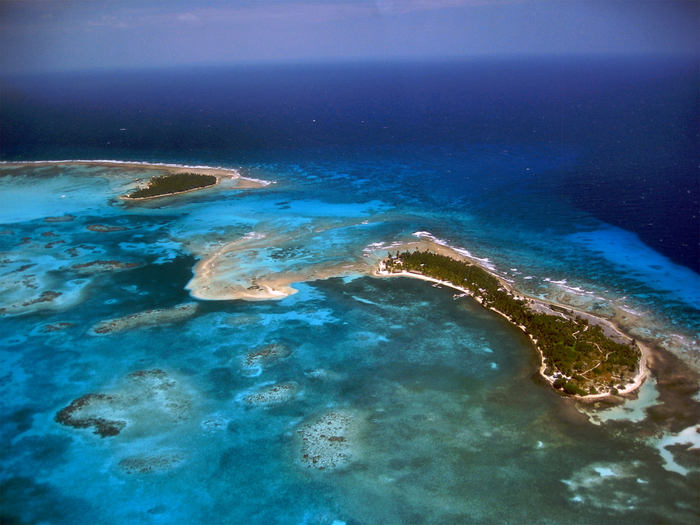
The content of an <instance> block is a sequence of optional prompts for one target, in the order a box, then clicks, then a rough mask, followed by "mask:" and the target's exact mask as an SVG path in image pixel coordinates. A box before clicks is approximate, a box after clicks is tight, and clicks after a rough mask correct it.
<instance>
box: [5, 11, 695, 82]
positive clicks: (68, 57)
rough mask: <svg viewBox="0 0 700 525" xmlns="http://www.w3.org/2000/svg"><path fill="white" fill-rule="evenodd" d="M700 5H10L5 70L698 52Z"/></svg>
mask: <svg viewBox="0 0 700 525" xmlns="http://www.w3.org/2000/svg"><path fill="white" fill-rule="evenodd" d="M699 20H700V1H698V0H681V1H673V0H586V1H580V0H235V1H231V0H220V1H215V0H199V1H195V0H138V1H133V0H87V1H84V0H78V1H72V0H0V71H2V72H4V73H32V72H47V71H75V70H96V69H98V70H99V69H122V68H153V67H173V66H182V65H209V64H250V63H267V62H274V63H280V62H282V63H285V62H288V63H293V62H328V61H331V62H332V61H357V60H396V59H399V60H411V59H418V60H430V59H450V58H472V57H484V56H512V55H541V54H557V55H562V54H613V55H619V54H642V53H645V54H648V53H654V54H672V55H675V54H693V55H696V54H698V49H700V36H699V32H700V30H699V25H700V24H699Z"/></svg>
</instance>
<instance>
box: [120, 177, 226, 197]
mask: <svg viewBox="0 0 700 525" xmlns="http://www.w3.org/2000/svg"><path fill="white" fill-rule="evenodd" d="M214 184H216V177H215V176H214V175H200V174H198V173H174V174H170V175H162V176H159V177H153V178H152V179H151V180H150V181H148V186H147V187H146V188H143V189H140V190H137V191H135V192H134V193H131V194H130V195H127V197H128V198H129V199H143V198H144V197H158V196H160V195H171V194H173V193H182V192H183V191H189V190H195V189H199V188H206V187H208V186H213V185H214Z"/></svg>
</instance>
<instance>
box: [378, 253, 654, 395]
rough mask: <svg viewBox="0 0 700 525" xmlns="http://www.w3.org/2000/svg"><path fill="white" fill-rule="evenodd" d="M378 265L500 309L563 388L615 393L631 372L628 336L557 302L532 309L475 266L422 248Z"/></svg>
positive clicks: (633, 362)
mask: <svg viewBox="0 0 700 525" xmlns="http://www.w3.org/2000/svg"><path fill="white" fill-rule="evenodd" d="M384 267H385V268H386V270H387V271H388V272H389V273H398V272H401V271H407V272H413V273H419V274H422V275H425V276H426V277H432V278H434V279H438V280H441V281H446V282H449V283H452V284H453V285H455V286H459V287H460V288H464V289H466V290H469V292H470V293H471V294H472V295H473V296H474V297H476V298H477V299H478V300H479V301H480V302H481V304H482V305H483V306H485V307H487V308H492V309H494V310H496V311H498V312H500V313H502V314H503V315H505V316H506V317H507V318H508V319H509V320H510V321H511V322H513V323H515V324H516V325H518V326H520V327H522V328H523V329H524V330H525V332H526V333H527V334H529V335H530V336H531V337H532V338H533V340H534V341H535V344H536V346H537V348H538V349H539V350H540V352H541V354H542V358H543V360H544V365H545V375H546V376H549V377H550V378H556V379H555V380H554V381H553V383H552V386H554V388H556V389H558V390H561V391H563V392H564V393H566V394H570V395H578V396H586V395H592V394H597V393H605V392H610V393H617V389H618V388H620V389H621V388H624V386H625V383H627V382H628V381H631V380H632V378H633V377H634V376H635V374H636V372H637V369H638V367H639V360H640V357H641V352H640V350H639V348H638V347H637V344H636V343H635V342H634V341H630V342H629V343H627V344H625V343H619V342H615V341H613V340H612V339H610V338H608V337H607V336H606V335H605V333H604V332H603V330H602V328H601V327H600V326H599V325H598V324H591V323H589V322H588V320H587V319H582V318H580V317H577V316H575V315H574V314H573V312H571V311H567V310H565V309H563V308H560V307H554V308H553V310H554V311H555V312H556V315H553V314H543V313H538V312H536V311H534V310H533V309H532V308H531V307H530V302H529V301H527V300H523V299H520V298H517V297H515V296H514V295H513V294H512V293H511V292H510V291H509V290H507V289H506V288H505V287H504V286H503V284H502V283H501V282H500V281H499V280H498V279H497V278H496V277H494V276H493V275H491V274H490V273H488V272H487V271H486V270H484V269H482V268H480V267H479V266H476V265H474V264H471V263H468V262H460V261H456V260H454V259H452V258H451V257H447V256H444V255H438V254H436V253H432V252H428V251H425V252H420V251H415V252H409V251H406V252H403V253H396V255H392V254H391V253H389V257H388V258H387V259H385V260H384Z"/></svg>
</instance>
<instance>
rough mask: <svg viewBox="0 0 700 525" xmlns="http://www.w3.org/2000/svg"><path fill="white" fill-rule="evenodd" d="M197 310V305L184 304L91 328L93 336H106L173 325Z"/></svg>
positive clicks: (104, 322)
mask: <svg viewBox="0 0 700 525" xmlns="http://www.w3.org/2000/svg"><path fill="white" fill-rule="evenodd" d="M197 308H198V305H197V303H184V304H179V305H177V306H175V307H173V308H167V309H155V310H146V311H145V312H139V313H136V314H131V315H127V316H125V317H117V318H115V319H107V320H105V321H100V322H99V323H97V324H96V325H95V326H93V328H92V333H93V334H94V335H107V334H112V333H115V332H121V331H124V330H135V329H137V328H144V327H147V326H155V325H159V324H163V323H173V322H176V321H180V320H182V319H187V318H188V317H191V316H193V315H194V314H195V313H196V312H197Z"/></svg>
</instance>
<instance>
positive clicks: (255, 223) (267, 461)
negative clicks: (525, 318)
mask: <svg viewBox="0 0 700 525" xmlns="http://www.w3.org/2000/svg"><path fill="white" fill-rule="evenodd" d="M1 82H2V84H1V86H0V160H2V161H5V162H11V161H25V162H26V161H45V160H100V159H102V160H105V159H106V160H117V161H132V162H147V163H174V164H182V165H192V166H203V165H204V166H215V167H224V168H231V169H237V170H239V171H240V173H241V174H242V175H244V176H246V177H250V178H255V179H261V180H266V181H272V182H273V183H272V184H270V185H269V186H265V187H264V188H259V189H254V190H237V189H235V188H234V189H233V190H224V189H213V190H202V192H194V193H191V194H187V195H182V196H179V197H172V198H166V199H164V200H157V201H150V202H145V203H126V202H124V201H120V200H118V199H117V196H119V195H121V194H124V193H125V192H127V191H128V190H129V188H131V187H132V186H133V181H134V177H135V174H134V171H133V168H130V167H129V165H123V166H122V167H114V166H113V167H105V166H96V165H85V164H70V165H60V166H59V165H41V164H36V165H27V166H20V167H18V166H13V165H11V164H4V165H0V258H1V259H2V261H0V264H1V265H0V279H2V281H0V284H1V286H0V288H1V289H2V291H0V352H1V354H0V355H1V357H2V360H1V361H0V387H1V388H2V402H1V405H2V427H1V431H2V434H1V435H0V438H1V439H2V442H1V443H2V463H3V465H2V466H3V469H2V473H1V474H0V478H1V479H0V481H1V483H2V485H1V487H2V494H0V498H2V499H1V501H2V504H1V505H0V511H1V512H2V515H3V520H4V521H3V523H5V522H7V523H22V524H24V523H51V524H54V523H56V524H83V523H84V524H88V523H89V524H93V523H105V524H112V523H193V524H199V523H201V524H205V523H206V524H209V523H230V524H237V523H246V524H254V523H259V524H272V523H285V524H286V523H299V524H302V523H303V524H328V525H340V524H343V523H347V524H377V523H386V524H393V523H396V524H408V523H465V524H471V523H475V524H492V523H512V524H521V523H547V524H559V523H577V524H607V523H622V524H628V523H629V524H642V523H679V524H681V523H697V520H698V519H700V512H699V511H700V509H699V506H698V499H697V494H698V488H699V486H700V484H699V480H700V477H699V476H700V466H699V465H698V462H697V454H695V453H694V452H693V450H695V451H696V450H697V448H695V449H691V451H690V452H689V451H688V450H687V449H688V448H689V447H688V446H687V445H684V443H694V445H693V446H694V447H697V446H698V443H697V432H694V429H697V428H700V427H698V425H699V424H700V410H699V409H698V407H699V406H700V405H699V403H698V401H699V399H698V395H697V392H696V390H694V389H693V388H690V387H688V388H686V390H683V392H682V394H679V395H682V396H684V397H683V403H681V404H682V405H683V407H684V409H683V410H685V412H683V414H684V416H683V417H682V418H681V417H678V418H671V417H669V416H668V415H667V414H668V411H666V412H664V410H666V408H667V407H668V406H670V405H669V404H668V402H667V401H664V399H666V398H664V397H663V396H664V388H666V389H668V390H669V391H670V390H672V387H673V385H671V386H669V385H670V383H669V382H668V381H667V380H666V379H665V378H664V377H662V376H661V375H657V372H654V374H653V377H651V378H650V379H649V380H648V381H647V382H646V383H645V385H644V387H643V388H642V390H641V391H640V393H639V396H638V398H637V399H636V400H629V401H627V404H625V405H623V406H622V407H616V408H609V407H606V406H605V407H604V406H600V407H597V408H598V412H597V413H595V414H591V413H590V408H589V409H588V410H584V409H583V408H582V407H581V406H579V405H577V404H576V403H574V402H572V401H571V400H565V399H563V398H561V397H559V396H558V395H557V394H555V393H554V392H552V391H551V390H550V389H549V387H548V386H547V385H545V384H543V382H542V381H540V380H539V379H538V376H537V361H538V358H537V354H536V353H535V351H534V349H533V347H532V345H531V343H530V341H529V339H528V338H527V337H526V336H525V335H524V334H523V333H522V332H520V331H519V330H518V329H517V328H515V327H513V326H511V325H509V324H508V323H507V322H505V320H504V319H503V318H501V317H499V316H497V315H495V314H492V313H490V312H487V311H485V310H484V309H482V308H481V307H480V306H479V305H478V304H477V303H475V302H473V301H471V300H468V299H460V300H455V299H453V291H452V290H448V289H444V288H433V287H431V286H430V285H429V284H427V283H425V282H421V281H417V280H412V279H407V278H397V279H377V278H372V277H369V276H367V275H366V274H364V273H362V272H358V271H357V268H358V267H360V266H361V265H362V264H364V263H372V262H374V261H376V259H377V258H378V257H381V256H383V255H385V254H386V250H387V249H390V247H391V245H392V243H395V242H406V241H411V240H414V241H415V240H416V236H415V235H414V234H415V233H416V232H430V235H432V236H433V237H434V238H436V239H439V240H440V242H444V243H445V244H449V245H450V246H453V247H457V248H459V249H463V250H467V251H469V253H470V254H472V255H473V256H474V257H477V258H479V259H481V260H483V261H484V262H485V264H487V265H489V267H490V268H492V269H493V271H495V272H497V273H499V274H500V275H501V276H502V277H504V278H506V279H508V280H510V281H512V282H513V284H514V286H516V287H517V288H519V289H520V290H522V291H523V292H524V293H527V294H529V295H531V296H535V297H542V298H546V299H550V300H552V301H556V302H559V303H561V304H564V305H569V306H574V307H577V308H581V309H583V310H587V311H589V312H593V313H597V314H600V315H604V316H609V317H615V319H616V321H617V322H618V323H620V324H621V325H622V327H623V328H624V329H625V330H626V331H627V332H628V333H630V334H631V335H633V336H634V337H636V338H638V339H640V340H644V341H647V342H648V343H649V344H651V345H655V346H656V347H657V348H662V349H666V350H667V351H669V355H670V356H675V357H674V359H675V358H680V359H682V360H685V361H686V362H688V363H690V368H689V369H687V370H688V374H689V375H688V377H691V375H692V373H691V372H690V370H693V369H694V370H697V369H698V363H700V346H699V345H698V338H700V276H699V275H698V272H699V271H700V220H699V218H700V177H699V173H698V171H699V169H700V148H699V147H698V143H699V140H700V130H699V126H700V124H699V123H700V106H699V100H700V68H699V66H698V61H697V59H681V58H673V59H670V58H668V57H667V58H663V59H661V58H658V57H656V58H650V57H626V58H600V57H597V58H592V57H568V58H539V59H507V60H506V59H500V60H496V59H492V60H482V61H479V60H475V61H465V62H436V63H428V62H425V63H351V64H313V65H311V64H307V65H284V66H282V65H274V66H273V65H267V66H262V65H261V66H240V67H208V68H186V69H162V70H157V71H155V70H149V71H114V72H99V73H97V72H90V73H60V74H58V73H56V74H43V75H33V76H14V77H13V76H3V78H2V81H1ZM154 173H155V172H154ZM151 174H152V173H150V172H143V171H140V172H138V174H137V176H139V177H141V178H144V177H146V178H147V176H150V175H151ZM61 217H63V219H61V220H59V219H58V218H61ZM231 242H240V250H239V251H238V252H237V253H234V254H232V255H231V256H230V258H229V260H230V265H231V267H232V270H231V275H239V276H245V277H246V278H250V277H251V276H252V278H254V279H258V278H259V279H265V278H267V277H269V276H278V275H281V274H284V275H293V276H298V279H297V280H293V284H292V286H293V288H295V289H296V290H298V293H296V294H294V295H290V296H288V297H286V298H284V299H281V300H274V301H259V302H249V301H242V300H229V301H213V300H211V301H210V300H200V299H196V298H193V297H192V296H190V293H189V291H188V282H190V279H191V278H192V275H193V273H192V272H193V268H194V266H195V264H196V263H197V262H198V261H199V260H202V259H203V258H205V257H208V256H209V255H211V254H212V253H214V252H215V251H216V250H217V249H218V247H219V246H222V245H224V244H226V243H231ZM377 247H380V248H379V249H377ZM105 261H107V262H105ZM114 261H117V262H119V263H120V264H123V267H116V268H115V267H114ZM343 265H347V270H346V271H343V270H342V268H344V266H343ZM329 269H332V271H331V270H329ZM236 272H238V273H236ZM327 275H333V277H331V278H327V279H325V278H324V279H318V277H326V276H327ZM49 292H52V293H53V294H54V296H53V297H50V298H48V299H47V296H46V295H42V294H45V293H49ZM55 294H59V295H55ZM49 295H51V294H49ZM185 303H186V304H193V305H194V306H191V307H188V308H191V310H188V311H187V312H188V313H187V314H186V315H185V314H183V315H181V316H180V317H177V316H175V317H172V318H169V319H166V320H162V321H161V322H158V323H151V324H144V325H142V326H139V327H132V328H131V329H129V330H124V331H123V332H118V333H113V334H109V335H100V334H98V333H96V332H95V326H98V323H99V322H101V321H104V320H109V319H114V318H118V317H126V316H130V315H134V314H137V313H139V312H144V311H146V310H153V309H162V310H165V311H169V312H172V311H173V309H174V308H175V307H176V306H177V305H180V304H185ZM271 348H272V349H277V350H275V352H278V354H274V355H273V357H269V358H268V357H266V358H265V359H267V361H266V360H264V359H263V360H262V361H261V363H263V364H262V365H260V366H259V367H258V368H256V366H257V365H256V366H252V365H250V363H249V361H250V360H251V359H252V357H251V356H252V355H253V354H254V353H255V352H259V351H268V350H270V349H271ZM280 349H281V350H280ZM669 359H670V358H669ZM659 374H660V372H659ZM689 381H690V380H689ZM280 385H281V387H282V389H283V390H284V391H285V392H287V394H285V395H287V397H285V398H284V399H281V400H277V401H274V402H272V401H270V402H264V403H259V404H257V405H256V404H255V403H252V402H249V401H247V400H248V399H252V398H253V397H254V396H258V398H260V396H263V397H264V396H265V395H268V394H269V393H270V392H271V390H270V389H272V388H277V387H280ZM677 391H680V389H679V388H676V390H675V391H674V392H677ZM275 392H276V391H275ZM88 394H104V397H102V398H100V400H99V401H94V402H92V405H90V406H89V407H88V409H85V411H84V412H85V413H87V414H88V416H90V417H92V418H107V419H109V418H110V417H112V418H117V419H119V420H121V421H123V422H124V425H125V426H124V428H123V429H122V431H121V432H120V433H119V434H118V435H114V436H107V437H100V436H98V435H96V434H94V433H93V432H92V429H91V428H73V427H70V426H66V425H61V424H59V423H58V422H57V421H56V417H57V414H58V413H59V412H60V411H61V410H62V409H65V408H66V407H68V406H70V405H71V403H73V402H74V401H76V400H78V399H81V398H83V396H86V395H88ZM674 395H675V394H674ZM251 396H252V397H251ZM660 396H661V397H660ZM660 399H661V400H660ZM662 403H666V405H663V404H662ZM659 407H662V408H659ZM664 407H666V408H664ZM90 410H92V412H90ZM669 411H670V409H669ZM86 417H87V416H86ZM329 418H330V419H329ZM331 419H332V422H333V425H338V426H339V427H338V428H341V430H336V432H338V434H337V435H336V436H335V438H336V441H333V443H334V445H333V447H336V448H334V449H332V450H336V451H337V458H338V459H334V460H333V461H337V462H338V466H337V468H336V466H332V467H329V468H327V469H323V470H321V469H318V468H315V467H314V466H313V465H311V466H309V464H308V462H306V460H305V459H304V458H305V457H304V452H305V451H306V452H307V456H308V455H313V453H315V452H313V453H312V452H311V450H312V449H310V448H308V447H310V445H308V441H304V439H307V438H308V439H309V440H310V439H311V438H310V437H309V436H315V434H314V433H320V432H321V430H318V429H319V428H320V426H319V425H325V424H328V425H331ZM343 425H344V426H343ZM331 426H332V425H331ZM324 428H325V427H324ZM317 431H318V432H317ZM693 433H695V436H694V437H693V436H692V434H693ZM688 436H690V437H688ZM341 438H342V439H341ZM673 443H676V445H674V446H675V448H674V446H671V447H670V448H666V446H667V445H672V444H673ZM343 447H345V448H343ZM313 450H316V449H313ZM319 454H320V455H319V457H320V456H321V455H322V454H321V453H320V452H319Z"/></svg>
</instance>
